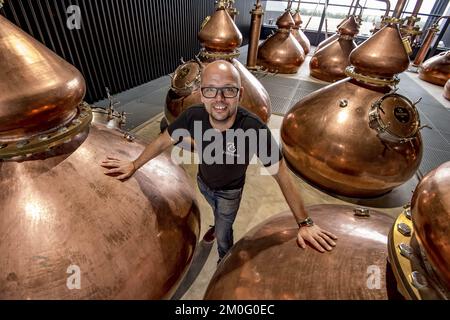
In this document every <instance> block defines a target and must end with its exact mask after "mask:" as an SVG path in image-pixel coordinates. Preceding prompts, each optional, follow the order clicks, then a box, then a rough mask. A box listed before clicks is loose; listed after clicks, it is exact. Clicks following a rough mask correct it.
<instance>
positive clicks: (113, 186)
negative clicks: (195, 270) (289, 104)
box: [0, 16, 200, 300]
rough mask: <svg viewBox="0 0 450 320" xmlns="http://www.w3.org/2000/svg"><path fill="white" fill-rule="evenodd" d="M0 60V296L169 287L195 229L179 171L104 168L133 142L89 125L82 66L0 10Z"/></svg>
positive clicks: (169, 290) (158, 165) (122, 295)
mask: <svg viewBox="0 0 450 320" xmlns="http://www.w3.org/2000/svg"><path fill="white" fill-rule="evenodd" d="M0 70H2V71H4V70H5V71H6V72H4V73H3V76H2V77H1V78H0V90H1V92H2V95H1V97H0V123H2V125H1V127H0V128H1V129H0V188H1V189H2V192H0V208H1V218H0V234H2V240H1V241H0V279H1V280H0V299H24V300H25V299H26V300H28V299H58V300H59V299H70V300H71V299H161V298H169V297H170V296H171V295H172V294H173V292H174V290H175V289H176V288H177V286H178V284H179V283H180V281H181V279H182V277H183V276H184V274H185V272H186V270H187V268H188V267H189V265H190V262H191V260H192V256H193V251H194V248H195V246H196V243H197V240H198V236H199V225H200V223H199V211H198V207H197V204H196V202H195V194H194V188H193V186H192V185H191V183H190V182H189V179H188V177H187V174H186V173H185V172H184V171H183V169H182V168H181V167H179V166H177V165H176V164H175V163H174V162H173V161H172V160H171V158H170V155H168V154H164V155H161V156H159V157H157V158H156V159H154V160H153V161H151V163H149V164H147V165H145V166H144V167H143V168H142V169H141V170H139V171H138V172H137V173H136V174H135V175H134V176H133V177H132V178H130V179H129V180H127V181H125V182H120V181H118V180H115V179H113V178H111V177H107V176H106V175H104V174H103V171H104V169H103V168H101V167H100V166H99V163H100V161H101V160H103V159H104V158H105V156H106V155H107V154H113V155H114V154H115V155H117V156H118V157H122V158H128V159H132V158H134V157H136V156H137V155H138V154H139V153H140V152H141V151H142V149H143V148H144V144H142V143H140V142H139V141H136V140H135V141H132V139H124V136H123V133H121V132H119V131H118V130H111V129H108V128H107V127H106V126H104V125H101V124H93V125H91V120H92V113H91V109H90V107H89V106H88V105H87V104H85V103H82V99H83V96H84V93H85V82H84V79H83V77H82V75H81V74H80V73H79V72H78V71H77V70H76V69H75V68H74V67H73V66H71V65H70V64H68V63H67V62H65V61H64V60H63V59H61V58H59V57H57V56H56V55H55V54H54V53H53V52H52V51H50V50H49V49H47V48H46V47H45V46H43V45H42V44H41V43H39V42H38V41H36V40H35V39H33V38H32V37H30V36H29V35H27V34H26V33H25V32H23V31H22V30H20V29H19V28H17V27H16V26H14V25H13V24H12V23H10V22H8V21H7V20H6V19H5V18H3V17H1V16H0Z"/></svg>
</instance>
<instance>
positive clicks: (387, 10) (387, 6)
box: [377, 0, 391, 17]
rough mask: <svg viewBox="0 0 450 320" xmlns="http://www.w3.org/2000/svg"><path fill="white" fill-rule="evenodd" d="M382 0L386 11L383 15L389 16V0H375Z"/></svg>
mask: <svg viewBox="0 0 450 320" xmlns="http://www.w3.org/2000/svg"><path fill="white" fill-rule="evenodd" d="M377 1H381V2H384V3H385V4H386V12H385V13H384V16H385V17H389V13H390V12H391V1H390V0H377Z"/></svg>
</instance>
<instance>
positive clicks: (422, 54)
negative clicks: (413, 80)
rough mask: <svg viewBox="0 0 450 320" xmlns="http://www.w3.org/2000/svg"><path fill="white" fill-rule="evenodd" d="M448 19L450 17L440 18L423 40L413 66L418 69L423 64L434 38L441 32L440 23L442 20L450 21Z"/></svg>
mask: <svg viewBox="0 0 450 320" xmlns="http://www.w3.org/2000/svg"><path fill="white" fill-rule="evenodd" d="M448 18H450V16H442V17H439V18H438V19H437V20H436V22H435V23H434V24H433V25H432V26H431V27H430V28H429V29H428V31H427V35H426V36H425V39H424V40H423V43H422V47H421V48H420V50H419V52H417V56H416V58H415V59H414V62H413V66H415V67H418V66H420V65H421V64H422V62H423V60H425V57H426V56H427V53H428V50H429V49H430V47H431V44H432V42H433V38H434V36H435V35H436V33H437V32H438V31H439V21H440V20H441V19H448Z"/></svg>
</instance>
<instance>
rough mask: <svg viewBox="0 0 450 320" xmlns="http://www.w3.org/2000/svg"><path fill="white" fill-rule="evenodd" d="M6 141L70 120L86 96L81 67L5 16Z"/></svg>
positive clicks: (0, 34)
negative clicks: (69, 61) (75, 65)
mask: <svg viewBox="0 0 450 320" xmlns="http://www.w3.org/2000/svg"><path fill="white" fill-rule="evenodd" d="M0 26H1V28H0V70H1V77H2V79H0V92H1V94H0V140H2V141H13V140H17V139H19V138H23V137H32V136H35V135H36V134H38V133H39V132H43V131H46V130H50V129H52V128H53V127H55V126H56V125H59V124H61V123H62V124H64V123H68V122H70V121H71V120H72V119H73V118H74V117H75V113H76V106H77V105H78V103H79V101H80V100H81V99H82V98H83V97H84V93H85V91H86V85H85V82H84V79H83V77H82V75H81V74H80V72H79V71H78V70H77V69H75V68H74V67H73V66H71V65H70V64H69V63H67V62H65V61H64V60H63V59H62V58H60V57H58V56H57V55H55V54H54V53H53V52H51V51H50V50H48V49H47V48H46V47H45V46H44V45H42V44H41V43H40V42H38V41H36V40H35V39H33V38H32V37H31V36H29V35H28V34H26V33H25V32H22V31H21V30H20V29H19V28H18V27H16V26H15V25H14V24H12V23H11V22H9V21H8V20H6V18H4V17H3V16H1V15H0Z"/></svg>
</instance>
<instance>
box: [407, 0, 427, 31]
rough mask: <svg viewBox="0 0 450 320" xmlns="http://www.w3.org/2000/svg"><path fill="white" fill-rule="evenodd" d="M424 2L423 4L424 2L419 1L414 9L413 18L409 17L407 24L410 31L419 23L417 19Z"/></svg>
mask: <svg viewBox="0 0 450 320" xmlns="http://www.w3.org/2000/svg"><path fill="white" fill-rule="evenodd" d="M422 2H423V0H417V2H416V6H415V7H414V10H413V12H412V14H411V17H409V19H408V23H407V24H406V25H407V28H408V29H411V28H412V27H414V25H415V24H416V21H417V20H416V18H417V15H418V14H419V11H420V7H421V6H422Z"/></svg>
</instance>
